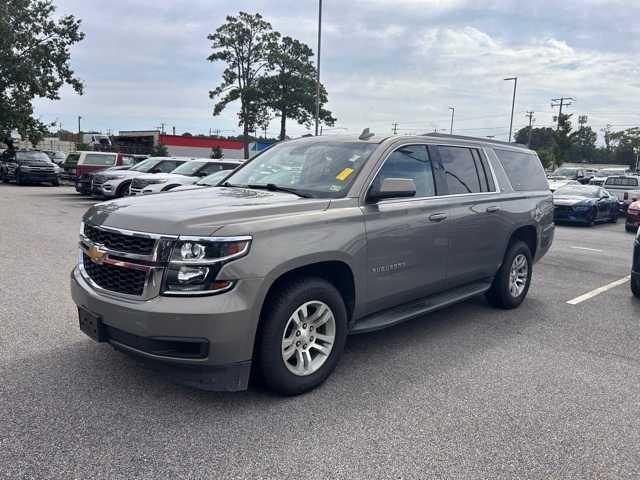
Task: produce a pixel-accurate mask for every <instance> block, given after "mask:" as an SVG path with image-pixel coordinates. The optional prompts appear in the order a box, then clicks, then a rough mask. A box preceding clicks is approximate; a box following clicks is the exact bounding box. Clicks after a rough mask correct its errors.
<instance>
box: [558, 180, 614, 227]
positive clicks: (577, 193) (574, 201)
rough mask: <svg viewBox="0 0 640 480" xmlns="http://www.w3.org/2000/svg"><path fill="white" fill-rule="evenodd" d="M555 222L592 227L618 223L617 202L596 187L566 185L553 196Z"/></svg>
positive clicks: (603, 190) (607, 193) (610, 195)
mask: <svg viewBox="0 0 640 480" xmlns="http://www.w3.org/2000/svg"><path fill="white" fill-rule="evenodd" d="M553 207H554V209H553V210H554V213H553V218H554V220H555V221H556V222H572V223H582V224H586V225H593V224H594V223H596V222H611V223H615V222H617V221H618V200H617V199H616V197H615V196H614V195H612V194H611V193H609V192H608V191H607V190H605V189H604V188H602V187H599V186H597V185H567V186H565V187H562V188H559V189H558V190H556V191H555V193H554V194H553Z"/></svg>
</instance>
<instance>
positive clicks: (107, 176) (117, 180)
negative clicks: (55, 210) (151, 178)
mask: <svg viewBox="0 0 640 480" xmlns="http://www.w3.org/2000/svg"><path fill="white" fill-rule="evenodd" d="M190 160H191V159H189V158H182V157H151V158H147V159H146V160H143V161H142V162H140V163H138V164H137V165H135V166H134V167H131V168H130V169H129V170H127V171H126V172H99V174H97V175H95V176H94V177H93V182H92V187H91V192H92V194H93V195H94V196H96V197H100V198H114V197H115V198H119V197H122V196H124V195H128V194H129V187H130V185H131V181H132V180H133V179H134V178H135V177H138V176H141V175H145V174H158V173H167V172H171V171H173V170H175V169H176V168H177V167H179V166H180V165H182V164H183V163H185V162H187V161H190Z"/></svg>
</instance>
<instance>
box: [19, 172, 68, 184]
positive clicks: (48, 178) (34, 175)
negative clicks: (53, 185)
mask: <svg viewBox="0 0 640 480" xmlns="http://www.w3.org/2000/svg"><path fill="white" fill-rule="evenodd" d="M20 175H21V177H22V179H23V180H24V181H26V182H59V181H60V175H59V174H58V173H42V172H30V171H28V170H27V171H21V172H20Z"/></svg>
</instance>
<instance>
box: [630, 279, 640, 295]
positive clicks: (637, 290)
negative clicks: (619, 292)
mask: <svg viewBox="0 0 640 480" xmlns="http://www.w3.org/2000/svg"><path fill="white" fill-rule="evenodd" d="M631 293H633V295H634V296H635V297H636V298H640V277H639V276H637V275H632V276H631Z"/></svg>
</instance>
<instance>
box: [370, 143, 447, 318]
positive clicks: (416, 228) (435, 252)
mask: <svg viewBox="0 0 640 480" xmlns="http://www.w3.org/2000/svg"><path fill="white" fill-rule="evenodd" d="M384 178H410V179H412V180H413V181H414V182H415V184H416V195H415V197H412V198H390V199H384V200H380V201H377V202H375V203H370V202H366V203H365V204H364V205H363V206H362V207H361V208H362V211H363V214H364V220H365V228H366V234H367V299H368V306H367V308H366V309H367V310H369V311H376V310H381V309H384V308H389V307H392V306H395V305H399V304H402V303H405V302H408V301H411V300H414V299H417V298H421V297H425V296H428V295H429V294H431V293H434V292H436V291H438V290H439V289H441V288H442V281H443V280H444V278H445V265H446V257H447V248H448V246H447V214H448V209H447V207H446V203H445V202H446V200H443V199H440V198H438V197H437V188H436V180H435V176H434V171H433V167H432V161H431V157H430V156H429V153H428V150H427V146H426V145H404V146H401V147H396V148H395V150H393V151H392V152H390V153H389V154H388V156H387V157H386V159H385V160H384V163H383V164H382V166H381V168H380V170H379V171H378V173H377V175H376V176H375V178H374V180H373V182H372V184H371V186H370V189H371V188H373V187H375V186H376V185H379V184H380V183H381V182H382V180H383V179H384Z"/></svg>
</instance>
